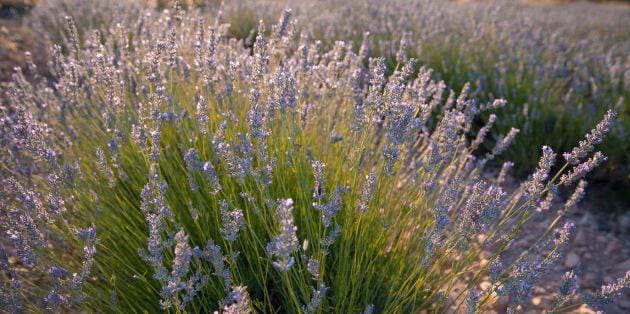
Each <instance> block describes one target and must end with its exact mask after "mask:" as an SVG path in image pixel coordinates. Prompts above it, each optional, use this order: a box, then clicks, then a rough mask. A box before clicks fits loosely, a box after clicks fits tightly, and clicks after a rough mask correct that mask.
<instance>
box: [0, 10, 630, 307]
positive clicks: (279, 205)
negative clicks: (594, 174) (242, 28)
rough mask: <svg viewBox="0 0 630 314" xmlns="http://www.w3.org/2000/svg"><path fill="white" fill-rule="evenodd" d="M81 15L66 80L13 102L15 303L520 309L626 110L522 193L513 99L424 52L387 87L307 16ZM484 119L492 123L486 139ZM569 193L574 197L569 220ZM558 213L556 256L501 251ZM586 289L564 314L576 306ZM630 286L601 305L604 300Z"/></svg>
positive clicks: (604, 294)
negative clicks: (458, 84)
mask: <svg viewBox="0 0 630 314" xmlns="http://www.w3.org/2000/svg"><path fill="white" fill-rule="evenodd" d="M217 16H219V17H220V16H221V15H217ZM67 23H68V24H67V25H68V34H69V37H68V41H67V43H66V46H65V47H67V49H62V48H61V46H60V44H59V43H58V44H56V45H53V46H52V47H51V67H50V68H51V72H52V75H53V79H52V80H51V81H50V84H47V82H46V81H45V80H38V81H36V82H35V83H31V82H30V81H28V80H27V79H25V75H24V74H25V72H28V71H30V70H31V69H32V68H33V67H32V66H31V65H30V64H29V65H27V66H26V67H25V68H24V69H17V70H16V73H15V75H14V81H13V83H12V84H11V85H10V86H9V88H8V89H7V91H6V93H7V98H8V99H9V105H8V106H7V108H11V110H7V111H6V114H5V115H4V117H3V119H2V129H1V130H2V133H1V134H2V143H3V156H9V157H6V158H5V157H3V158H2V166H3V167H2V174H3V176H4V177H3V185H2V186H3V189H2V197H3V199H4V201H3V202H2V204H0V206H1V207H2V210H1V211H0V213H1V216H0V228H1V229H2V230H1V231H2V232H3V234H6V235H7V237H6V239H3V240H1V241H0V245H1V246H0V269H2V274H1V277H0V278H2V286H1V290H0V301H1V303H0V304H1V308H3V309H7V310H8V311H9V312H21V311H36V310H37V309H45V310H47V311H65V310H71V309H76V310H86V311H105V312H135V311H148V312H157V311H161V310H163V311H168V312H184V311H192V312H210V311H214V310H218V311H221V312H225V313H249V312H278V311H279V312H289V313H327V312H333V313H392V312H393V313H400V312H404V313H409V312H418V311H420V310H431V311H437V312H442V311H458V312H459V311H466V312H469V313H474V312H477V311H482V310H483V309H484V308H485V307H486V306H488V305H489V304H491V303H492V302H494V301H495V300H496V299H497V298H498V297H499V296H508V297H509V300H510V302H509V303H510V304H509V308H510V309H517V308H518V306H519V305H521V304H524V303H525V302H527V301H528V299H529V297H530V296H531V293H532V291H533V287H534V286H535V285H536V284H537V283H538V282H539V281H540V280H541V279H542V278H544V274H545V273H546V272H548V271H549V269H550V266H551V265H553V264H554V263H555V262H557V261H558V259H559V257H560V256H561V252H562V248H563V245H564V244H565V243H566V242H567V241H568V239H569V237H570V234H571V229H572V224H571V222H569V221H566V219H565V214H566V213H567V212H568V211H570V210H571V209H572V207H573V206H574V205H575V204H576V203H577V202H578V201H579V200H580V199H581V198H582V196H583V194H584V190H585V187H586V183H585V182H584V181H582V178H583V177H584V176H585V175H587V174H588V173H589V172H591V171H592V170H593V168H595V167H596V166H598V165H599V164H601V163H602V162H603V161H604V160H605V159H606V157H605V156H604V155H603V154H602V153H601V152H594V151H595V146H596V145H597V144H599V143H600V142H601V141H602V139H603V137H604V135H605V134H606V133H607V132H609V131H610V130H611V128H612V127H613V125H614V121H615V118H616V113H615V112H614V111H612V110H609V111H607V113H606V114H605V115H604V116H603V119H602V121H601V122H599V124H597V125H596V126H595V128H594V129H593V130H592V131H591V132H589V133H588V134H587V135H586V138H585V139H584V140H583V141H582V142H580V145H579V146H577V147H576V148H575V149H573V150H568V151H567V152H566V153H564V154H558V153H556V152H554V151H553V150H552V148H550V147H547V146H545V147H543V148H542V157H541V158H540V160H539V162H538V166H537V168H536V170H535V172H534V173H533V175H532V176H531V177H530V179H528V180H527V181H525V182H523V183H522V184H521V185H520V186H519V187H518V188H517V189H515V190H508V189H507V188H506V187H504V186H503V182H502V181H504V178H505V176H506V174H505V172H506V171H508V169H509V168H510V164H506V166H505V168H504V170H505V171H502V174H501V175H500V176H499V177H497V178H496V179H495V178H489V177H486V176H484V175H483V169H484V166H485V165H486V164H487V163H488V162H489V161H491V160H494V159H495V158H497V156H498V155H500V154H501V153H503V152H505V151H506V150H508V151H509V149H510V148H509V146H510V144H511V143H513V142H514V141H515V140H516V139H517V138H518V133H519V130H518V129H515V128H512V129H511V130H510V131H509V132H505V133H504V134H503V135H501V136H499V137H498V139H497V140H496V141H494V142H496V143H495V144H494V145H493V148H491V149H489V150H488V152H487V153H484V154H482V153H477V154H475V153H476V152H475V150H476V149H477V148H479V147H481V146H482V145H483V143H484V138H485V137H486V135H487V134H491V132H492V131H491V128H492V123H494V121H495V119H496V120H497V121H498V120H499V118H497V117H496V116H493V115H490V112H492V111H493V110H494V109H497V108H499V107H502V106H504V105H505V103H506V102H505V101H504V100H502V99H492V100H488V101H480V100H478V99H476V98H473V97H472V91H471V89H470V88H469V87H468V86H467V87H466V88H463V89H462V90H456V91H453V90H451V89H450V88H449V87H448V85H447V84H446V82H444V81H439V80H435V79H433V78H432V73H433V72H432V70H430V69H429V68H427V67H424V66H420V65H419V64H418V62H417V61H416V60H415V59H413V58H411V57H410V56H408V55H406V54H405V53H400V54H398V55H397V56H396V58H397V59H396V64H397V66H395V67H394V70H393V72H392V73H391V74H390V75H387V74H388V73H387V71H388V67H387V63H388V60H386V59H385V58H383V57H380V58H373V57H370V55H369V54H368V53H367V50H366V49H354V47H353V46H352V45H351V44H350V43H346V42H343V41H337V42H336V43H335V44H334V46H332V47H331V49H329V50H325V49H323V48H322V47H321V46H320V45H319V43H318V42H316V41H313V40H312V39H311V38H310V37H309V36H308V35H300V33H299V32H298V28H297V23H296V22H295V21H294V20H292V19H291V11H288V10H287V11H284V12H283V13H282V15H281V17H280V18H279V20H278V21H277V22H275V23H274V24H273V25H271V26H270V27H267V26H266V25H265V23H264V22H259V23H258V24H257V32H256V35H255V36H254V38H253V39H252V42H251V45H249V44H245V43H244V42H243V41H238V40H236V39H234V38H229V37H228V36H227V34H228V30H229V25H227V24H225V23H224V21H223V20H221V19H219V18H217V19H207V18H206V16H205V15H204V14H201V13H199V12H198V11H194V10H188V11H186V10H184V9H183V7H181V6H176V7H175V8H173V9H170V10H165V11H162V12H155V11H150V10H147V11H145V12H143V13H142V14H141V18H139V19H137V20H130V21H128V22H126V23H125V24H118V25H110V26H109V29H108V30H106V31H104V32H86V35H85V36H83V38H81V37H80V36H79V35H77V34H78V32H76V31H75V30H73V29H74V28H75V27H76V23H75V22H74V20H73V19H72V18H70V17H69V18H67ZM121 26H122V27H121ZM104 34H105V35H104ZM68 44H69V45H68ZM65 50H67V51H65ZM449 95H450V96H449ZM482 114H488V115H489V117H492V118H491V119H490V121H493V122H489V124H488V125H487V126H486V127H485V128H483V129H482V130H484V131H483V132H482V131H479V132H475V128H474V125H475V121H477V120H476V118H477V117H478V116H479V115H482ZM558 155H561V156H563V157H564V159H560V158H558ZM558 160H563V164H564V166H560V171H558V172H557V173H555V174H552V173H551V168H552V167H553V166H554V163H555V162H557V161H558ZM558 190H568V191H574V192H572V193H573V195H572V196H571V198H570V199H569V200H568V201H567V202H566V203H565V204H564V205H563V206H561V207H559V208H555V207H554V206H553V205H552V202H551V200H552V198H553V197H555V196H556V195H557V192H558ZM556 207H557V206H556ZM540 211H546V212H554V213H555V217H556V219H555V220H554V222H553V223H552V224H551V226H550V227H549V229H548V230H547V232H545V233H544V234H541V235H540V239H539V240H538V241H537V242H536V243H535V244H534V246H533V247H532V248H530V251H535V250H544V251H546V252H548V253H547V254H546V255H545V258H543V259H537V258H535V257H537V256H538V255H533V254H529V252H530V251H527V252H524V253H523V254H522V255H521V256H520V257H518V258H517V259H508V258H504V257H503V256H504V255H505V253H506V252H507V251H508V250H510V249H512V244H513V243H514V240H515V239H517V238H518V234H519V230H520V227H521V226H522V225H523V224H524V223H525V222H526V221H528V220H529V219H531V217H533V216H534V215H538V214H540V213H539V212H540ZM478 235H484V237H483V240H482V241H474V240H473V239H475V238H478V237H477V236H478ZM482 250H483V251H490V252H492V256H490V257H489V258H488V260H487V263H481V262H480V261H479V256H480V254H481V251H482ZM484 276H489V278H491V281H492V285H491V286H490V287H489V288H488V289H487V290H485V291H477V290H475V289H476V288H477V287H478V284H479V282H480V281H481V280H482V278H483V277H484ZM574 277H575V274H567V276H566V280H567V283H566V285H563V289H562V290H561V291H559V292H558V302H556V304H554V305H553V308H552V309H550V310H551V311H566V310H569V309H571V308H572V307H574V306H575V303H573V299H572V297H573V296H574V295H575V294H576V293H578V292H577V287H576V286H575V284H574V280H575V279H574ZM626 277H627V276H626ZM628 284H629V280H628V278H621V279H619V281H618V282H617V283H615V284H614V285H611V286H607V287H603V288H602V289H601V291H598V292H597V294H595V295H586V296H585V297H584V298H583V299H584V300H585V301H586V302H587V303H588V304H589V305H591V306H595V307H600V306H604V305H605V304H606V303H608V302H610V301H611V300H612V298H613V297H614V296H615V295H616V294H618V293H619V291H620V290H621V289H623V288H625V287H626V286H628ZM455 285H463V287H464V289H455V288H454V287H455Z"/></svg>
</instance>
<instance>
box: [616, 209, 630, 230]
mask: <svg viewBox="0 0 630 314" xmlns="http://www.w3.org/2000/svg"><path fill="white" fill-rule="evenodd" d="M617 227H618V228H619V231H620V232H622V233H630V212H625V213H623V214H621V215H619V217H617Z"/></svg>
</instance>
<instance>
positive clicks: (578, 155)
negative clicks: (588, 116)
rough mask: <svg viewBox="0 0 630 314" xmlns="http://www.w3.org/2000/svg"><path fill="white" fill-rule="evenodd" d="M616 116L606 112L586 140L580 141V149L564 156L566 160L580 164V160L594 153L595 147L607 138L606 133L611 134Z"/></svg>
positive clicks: (577, 148)
mask: <svg viewBox="0 0 630 314" xmlns="http://www.w3.org/2000/svg"><path fill="white" fill-rule="evenodd" d="M616 116H617V114H616V113H615V112H614V111H612V110H610V109H609V110H608V112H606V115H605V116H604V119H603V120H602V121H601V122H599V123H598V124H597V126H595V128H594V129H592V130H591V132H590V133H588V134H586V139H585V140H583V141H580V145H579V146H578V147H574V148H573V150H571V152H570V153H564V154H562V156H563V157H564V159H566V160H567V162H569V163H570V164H572V165H577V164H578V163H580V159H582V158H584V157H586V155H587V154H588V153H590V152H592V151H593V146H594V145H597V144H599V143H601V142H602V140H603V139H604V136H606V133H608V132H610V129H611V128H612V125H613V123H614V121H615V117H616Z"/></svg>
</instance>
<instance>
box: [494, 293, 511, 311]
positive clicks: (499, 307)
mask: <svg viewBox="0 0 630 314" xmlns="http://www.w3.org/2000/svg"><path fill="white" fill-rule="evenodd" d="M508 305H510V297H508V296H502V297H500V298H498V299H497V300H496V302H494V306H493V308H494V309H495V310H496V311H498V312H499V313H505V312H506V311H507V307H508Z"/></svg>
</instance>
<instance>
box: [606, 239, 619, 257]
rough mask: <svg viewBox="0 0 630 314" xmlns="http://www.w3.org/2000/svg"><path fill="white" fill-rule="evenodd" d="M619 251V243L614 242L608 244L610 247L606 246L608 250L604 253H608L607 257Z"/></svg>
mask: <svg viewBox="0 0 630 314" xmlns="http://www.w3.org/2000/svg"><path fill="white" fill-rule="evenodd" d="M616 249H617V241H616V240H613V241H610V242H608V245H606V249H605V250H604V253H606V255H609V254H612V253H613V252H614V251H615V250H616Z"/></svg>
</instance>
